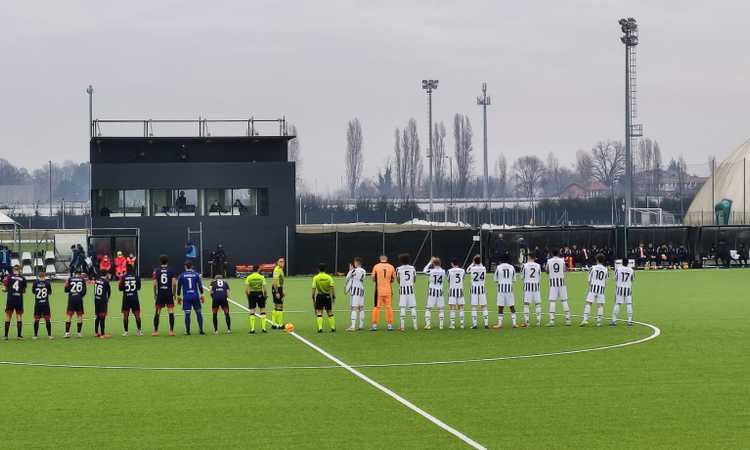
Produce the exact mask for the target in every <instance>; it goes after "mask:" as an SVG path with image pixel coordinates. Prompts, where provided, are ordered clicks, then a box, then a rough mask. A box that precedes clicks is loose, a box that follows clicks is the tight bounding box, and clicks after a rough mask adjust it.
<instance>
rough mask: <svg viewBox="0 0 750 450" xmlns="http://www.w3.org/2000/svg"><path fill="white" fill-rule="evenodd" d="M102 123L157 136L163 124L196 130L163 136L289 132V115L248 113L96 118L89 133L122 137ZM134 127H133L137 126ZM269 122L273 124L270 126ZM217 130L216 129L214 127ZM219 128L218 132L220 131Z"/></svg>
mask: <svg viewBox="0 0 750 450" xmlns="http://www.w3.org/2000/svg"><path fill="white" fill-rule="evenodd" d="M102 125H105V128H106V126H107V125H113V126H114V125H124V126H127V127H128V129H129V130H130V132H129V133H128V134H126V135H125V136H130V135H132V136H142V137H154V136H157V135H159V134H158V127H156V128H155V125H156V126H159V125H162V126H163V127H164V128H177V127H179V128H185V129H187V130H190V129H192V130H194V131H193V132H189V131H183V132H182V133H180V134H160V135H161V136H169V137H174V136H183V135H186V136H195V135H196V133H197V136H198V137H209V136H212V135H213V136H228V137H234V136H288V135H289V134H288V132H287V121H286V117H281V118H279V119H256V118H255V117H249V118H247V119H207V118H204V117H198V119H197V120H193V119H94V120H92V121H91V124H90V130H89V133H90V137H92V138H93V137H106V136H111V137H121V136H123V135H122V134H112V133H105V132H103V131H102ZM134 125H137V127H135V129H134V130H133V127H130V126H134ZM269 125H270V126H269ZM209 126H210V127H211V129H213V130H215V131H214V133H212V132H211V129H209ZM227 126H228V127H230V128H231V130H232V132H231V133H227V134H223V133H221V129H222V128H226V127H227ZM216 131H218V132H219V133H218V134H217V132H216Z"/></svg>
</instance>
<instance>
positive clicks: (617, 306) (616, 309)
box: [612, 303, 620, 322]
mask: <svg viewBox="0 0 750 450" xmlns="http://www.w3.org/2000/svg"><path fill="white" fill-rule="evenodd" d="M619 314H620V304H619V303H615V306H614V307H613V308H612V322H614V321H616V320H617V316H618V315H619Z"/></svg>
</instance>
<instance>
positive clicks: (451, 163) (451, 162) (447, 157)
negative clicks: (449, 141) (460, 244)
mask: <svg viewBox="0 0 750 450" xmlns="http://www.w3.org/2000/svg"><path fill="white" fill-rule="evenodd" d="M443 159H447V160H448V167H450V193H451V196H450V203H448V204H447V205H446V206H445V221H446V222H447V221H448V207H449V206H450V207H453V159H451V157H450V156H448V155H443Z"/></svg>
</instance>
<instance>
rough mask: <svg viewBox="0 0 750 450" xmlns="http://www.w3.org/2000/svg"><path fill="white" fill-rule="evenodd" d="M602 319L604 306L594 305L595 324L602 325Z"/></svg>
mask: <svg viewBox="0 0 750 450" xmlns="http://www.w3.org/2000/svg"><path fill="white" fill-rule="evenodd" d="M602 317H604V305H601V304H599V305H596V323H602Z"/></svg>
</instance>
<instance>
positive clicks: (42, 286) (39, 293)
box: [31, 270, 54, 339]
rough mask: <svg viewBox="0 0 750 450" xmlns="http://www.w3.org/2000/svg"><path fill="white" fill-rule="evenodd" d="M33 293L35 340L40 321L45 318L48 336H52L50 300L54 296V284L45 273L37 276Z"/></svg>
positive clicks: (32, 286) (32, 285)
mask: <svg viewBox="0 0 750 450" xmlns="http://www.w3.org/2000/svg"><path fill="white" fill-rule="evenodd" d="M31 292H33V293H34V338H33V339H37V338H38V336H39V320H41V318H42V317H44V324H45V325H46V326H47V336H48V337H49V339H54V337H53V336H52V322H51V320H50V316H51V314H50V307H49V299H50V296H52V283H50V281H49V280H48V279H47V274H46V272H45V271H43V270H42V271H40V272H39V273H38V274H37V279H36V281H34V282H33V283H32V284H31Z"/></svg>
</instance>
